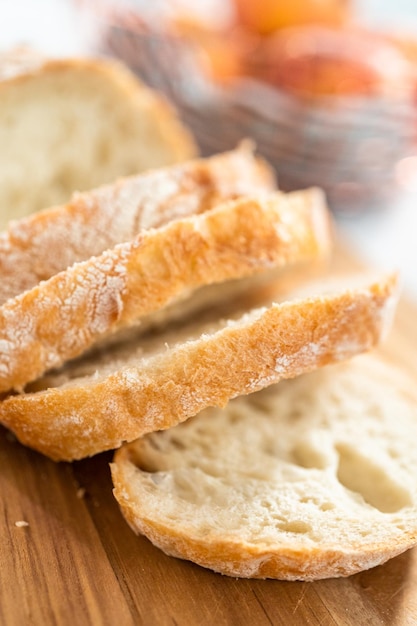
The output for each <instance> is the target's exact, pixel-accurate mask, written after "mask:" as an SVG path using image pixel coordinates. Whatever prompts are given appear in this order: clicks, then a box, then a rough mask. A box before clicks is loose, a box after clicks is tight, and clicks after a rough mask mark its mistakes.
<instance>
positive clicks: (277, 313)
mask: <svg viewBox="0 0 417 626" xmlns="http://www.w3.org/2000/svg"><path fill="white" fill-rule="evenodd" d="M343 284H344V283H343V281H342V279H341V278H340V277H337V280H336V281H335V282H333V281H330V283H327V282H326V281H324V282H323V283H320V284H315V283H314V282H309V284H308V288H303V289H301V290H300V291H296V292H293V293H282V291H281V290H280V289H281V288H280V285H281V281H278V282H277V283H272V284H271V285H269V286H265V285H264V286H262V288H260V289H259V290H256V289H255V288H254V289H252V290H248V291H247V292H246V293H243V294H241V295H240V298H239V302H238V303H236V302H235V301H232V300H228V301H227V302H225V303H224V304H223V305H220V304H218V305H217V306H215V307H212V308H211V309H210V308H209V309H207V310H206V313H205V316H199V319H198V320H197V321H196V320H194V322H193V323H191V322H190V320H183V322H182V323H178V325H177V326H175V325H173V326H172V327H171V328H170V329H168V330H166V331H165V332H158V333H155V334H148V335H146V336H142V337H139V338H137V337H135V336H134V334H133V335H132V337H130V339H128V340H125V341H124V342H123V343H121V344H120V345H119V346H113V347H112V349H107V350H103V351H99V352H98V353H97V354H92V355H91V356H90V357H89V358H87V357H86V358H84V359H81V360H79V361H74V362H71V363H69V364H67V365H66V366H65V367H63V368H62V369H61V370H58V371H57V372H55V373H51V374H49V375H47V376H46V377H45V378H44V379H40V380H38V381H37V382H36V383H35V385H34V386H33V387H32V388H30V387H29V388H27V390H26V393H22V394H20V395H10V396H9V397H7V398H6V399H4V400H3V402H1V403H0V422H2V423H3V424H4V425H5V426H7V427H8V428H10V429H11V430H12V431H13V432H14V433H15V434H16V436H17V438H18V439H19V440H20V441H21V442H22V443H24V444H26V445H28V446H30V447H32V448H35V449H37V450H39V451H40V452H43V453H44V454H46V455H48V456H50V457H51V458H53V459H56V460H72V459H79V458H82V457H85V456H89V455H93V454H96V453H98V452H101V451H103V450H107V449H111V448H116V447H118V446H120V445H121V444H122V443H123V442H124V441H132V440H133V439H136V438H137V437H140V436H141V435H143V434H145V433H148V432H152V431H155V430H159V429H166V428H169V427H171V426H173V425H175V424H177V423H179V422H181V421H184V420H186V419H187V418H189V417H191V416H193V415H196V414H197V413H198V412H199V411H201V410H202V409H204V408H206V407H209V406H224V405H225V404H226V403H227V402H228V400H230V399H231V398H234V397H236V396H239V395H243V394H249V393H251V392H253V391H257V390H259V389H262V388H263V387H266V386H268V385H271V384H273V383H275V382H278V381H279V380H281V379H285V378H292V377H295V376H297V375H299V374H302V373H304V372H308V371H311V370H314V369H316V368H318V367H321V366H324V365H326V364H328V363H332V362H336V361H341V360H344V359H348V358H349V357H352V356H353V355H355V354H358V353H360V352H363V351H365V350H367V349H369V348H371V347H372V346H374V345H375V344H377V343H378V341H379V340H380V339H381V338H382V337H383V336H384V335H385V333H386V332H387V329H388V328H389V326H390V323H391V321H392V316H393V311H394V309H395V303H396V298H397V281H396V277H395V276H391V275H389V276H382V277H377V278H372V277H364V276H363V274H360V275H359V276H356V275H355V276H354V277H352V276H350V277H349V278H346V280H345V284H347V285H348V286H347V287H343V286H342V285H343ZM308 294H310V295H308Z"/></svg>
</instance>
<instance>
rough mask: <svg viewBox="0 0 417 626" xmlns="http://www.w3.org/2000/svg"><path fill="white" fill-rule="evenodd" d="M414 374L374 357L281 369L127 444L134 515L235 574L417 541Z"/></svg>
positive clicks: (345, 558) (121, 456)
mask: <svg viewBox="0 0 417 626" xmlns="http://www.w3.org/2000/svg"><path fill="white" fill-rule="evenodd" d="M413 386H414V387H415V384H414V383H413V382H411V381H409V380H408V379H407V378H406V376H405V375H404V374H403V373H402V372H401V373H400V372H399V371H397V370H395V369H393V367H392V366H389V365H386V364H383V363H382V362H380V361H378V359H377V358H376V357H369V355H367V356H362V357H357V358H356V359H353V360H351V361H350V362H347V363H343V364H338V365H333V366H329V367H327V368H323V369H321V370H318V371H316V372H313V373H310V374H306V375H304V376H300V377H298V378H296V379H293V380H291V381H284V382H281V383H279V384H278V385H273V386H272V387H269V388H268V389H265V390H263V391H260V392H258V393H255V394H252V395H250V396H247V397H244V398H237V399H235V400H232V401H231V402H230V403H229V404H228V405H227V407H226V408H225V409H213V408H211V409H207V410H206V411H203V412H201V413H200V414H198V415H197V416H195V417H193V418H191V419H190V420H188V421H187V422H185V423H184V424H180V425H178V426H176V427H175V428H171V429H169V430H167V431H164V432H158V433H152V434H150V435H147V436H145V437H143V438H141V439H138V440H137V441H135V442H133V443H131V444H127V445H125V446H123V447H122V448H121V449H120V450H118V451H117V452H116V454H115V458H114V462H113V464H112V466H111V468H112V476H113V481H114V486H115V488H114V494H115V496H116V498H117V500H118V502H119V504H120V507H121V511H122V513H123V515H124V516H125V518H126V520H127V522H128V523H129V524H130V526H131V527H132V529H133V530H134V531H135V532H136V533H141V534H144V535H146V536H147V537H148V538H149V539H150V540H151V541H152V542H153V543H154V544H155V545H156V546H158V547H159V548H161V549H162V550H163V551H164V552H166V553H167V554H169V555H172V556H175V557H179V558H182V559H188V560H191V561H194V562H195V563H198V564H199V565H202V566H204V567H208V568H211V569H213V570H215V571H216V572H220V573H222V574H226V575H229V576H236V577H244V578H278V579H284V580H316V579H320V578H328V577H338V576H348V575H350V574H355V573H356V572H359V571H361V570H364V569H368V568H371V567H374V566H376V565H379V564H381V563H383V562H385V561H386V560H388V559H390V558H391V557H393V556H395V555H397V554H399V553H401V552H403V551H404V550H407V549H408V548H410V547H412V546H413V545H416V543H417V453H416V445H415V442H416V441H417V419H416V415H417V396H416V395H415V394H412V393H411V392H410V390H412V389H413Z"/></svg>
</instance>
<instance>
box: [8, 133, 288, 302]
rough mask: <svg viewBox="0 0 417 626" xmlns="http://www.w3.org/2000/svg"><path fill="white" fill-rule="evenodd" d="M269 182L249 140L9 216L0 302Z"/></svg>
mask: <svg viewBox="0 0 417 626" xmlns="http://www.w3.org/2000/svg"><path fill="white" fill-rule="evenodd" d="M0 128H1V124H0ZM275 188H276V182H275V177H274V175H273V173H272V170H271V168H270V167H269V166H268V165H267V164H266V163H265V162H264V161H262V160H261V159H259V158H258V157H255V155H254V153H253V147H252V145H251V143H250V142H242V144H241V145H240V146H239V147H238V148H237V149H236V150H231V151H230V152H226V153H223V154H218V155H215V156H213V157H210V158H207V159H194V160H191V161H187V162H185V163H181V164H178V165H173V166H170V167H166V168H160V169H154V170H150V171H147V172H145V173H142V174H138V175H136V176H130V177H127V178H122V179H120V180H118V181H116V182H112V184H109V185H105V186H102V187H99V188H97V189H92V190H90V191H88V192H85V193H77V194H74V196H73V198H72V200H71V201H70V202H69V203H68V204H64V205H62V206H57V207H53V208H50V209H45V210H43V211H39V212H38V213H35V214H32V215H30V216H28V217H25V218H22V219H20V220H14V221H12V222H11V223H10V224H9V226H8V230H6V231H4V232H2V233H0V275H1V281H0V304H3V302H5V301H6V300H7V299H8V298H13V297H15V296H17V295H18V294H19V293H22V292H23V291H25V290H27V289H31V288H32V287H34V286H35V285H37V284H38V282H39V281H41V280H47V279H48V278H51V276H53V275H54V274H57V273H58V272H60V271H62V270H65V269H66V268H67V267H69V266H70V265H72V264H73V263H79V262H81V261H85V260H87V259H89V258H90V257H92V256H97V255H99V254H101V253H102V252H104V250H107V249H108V248H113V247H114V246H115V245H117V244H119V243H122V242H125V241H130V240H131V239H133V238H134V237H136V236H137V235H138V234H139V232H140V231H141V230H142V229H144V228H146V229H148V228H157V227H160V226H163V225H164V224H167V223H168V222H170V221H172V220H174V219H179V218H184V217H188V216H191V215H196V214H198V213H203V212H205V211H208V210H209V209H212V208H214V207H216V206H217V205H218V204H220V203H221V202H222V201H225V200H230V199H233V198H237V197H239V196H243V195H256V194H259V193H261V192H266V193H267V192H272V191H273V190H274V189H275ZM0 195H1V194H0Z"/></svg>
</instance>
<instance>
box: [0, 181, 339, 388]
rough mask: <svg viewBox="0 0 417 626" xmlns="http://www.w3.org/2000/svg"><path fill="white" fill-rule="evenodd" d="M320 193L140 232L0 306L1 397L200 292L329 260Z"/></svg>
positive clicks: (221, 210) (248, 203) (249, 204)
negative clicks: (277, 269) (275, 269)
mask: <svg viewBox="0 0 417 626" xmlns="http://www.w3.org/2000/svg"><path fill="white" fill-rule="evenodd" d="M330 239H331V237H330V221H329V215H328V211H327V208H326V205H325V203H324V199H323V195H322V193H321V192H320V191H319V190H315V189H312V190H310V191H305V192H294V193H291V194H288V195H285V194H283V193H280V192H277V193H276V194H273V195H271V196H269V197H268V199H266V198H263V199H246V198H242V199H238V200H231V201H230V202H229V203H226V204H223V205H221V206H219V207H218V208H217V209H212V210H210V211H207V212H205V213H202V214H200V215H195V216H192V217H188V218H184V219H182V220H181V219H180V220H174V221H173V222H170V223H169V224H167V225H166V226H163V227H161V228H159V229H151V230H148V231H142V233H141V234H139V235H138V236H137V237H136V238H135V239H133V240H132V241H129V242H126V243H123V244H119V245H118V246H116V247H115V248H111V249H110V250H106V251H105V252H104V253H103V254H102V255H100V256H97V257H92V258H90V259H88V260H87V261H84V262H82V263H76V264H74V265H72V266H71V267H69V268H68V269H67V270H65V271H63V272H60V273H59V274H56V275H55V276H53V277H52V278H50V279H49V280H48V281H43V282H41V283H40V284H38V285H37V286H36V287H34V288H33V289H31V290H28V291H26V292H24V293H22V294H20V295H19V296H17V297H16V298H12V299H9V300H8V301H7V302H6V303H5V304H3V306H2V307H0V391H7V390H8V389H11V388H15V389H16V388H17V389H19V388H21V387H22V386H24V385H25V384H26V383H28V382H30V381H32V380H34V379H35V378H37V377H38V376H40V375H42V374H43V373H44V372H45V371H47V370H48V369H50V368H52V367H59V366H60V365H62V364H63V363H64V362H65V361H67V360H68V359H71V358H74V357H76V356H78V355H80V354H82V353H83V352H84V351H86V350H87V349H89V348H90V347H91V346H92V345H94V344H95V343H96V342H97V341H98V340H99V339H102V338H103V337H106V336H107V335H109V334H111V333H114V332H116V331H117V330H120V329H121V328H125V327H126V326H130V325H132V324H135V323H138V322H139V320H140V318H142V317H144V316H145V315H148V314H150V313H152V312H154V311H158V310H159V309H161V308H163V307H165V306H166V305H168V304H171V303H172V302H173V301H175V300H177V299H178V298H184V297H187V296H188V295H189V293H190V292H191V291H192V290H194V289H196V288H198V287H200V286H203V285H209V284H213V283H220V282H223V281H225V280H228V279H237V278H243V277H246V276H251V275H254V274H256V273H260V272H265V271H266V270H268V269H271V268H273V267H276V266H278V267H279V266H284V265H288V264H291V263H297V262H300V261H305V260H312V261H314V260H315V259H316V258H320V257H324V256H327V254H328V253H329V250H330Z"/></svg>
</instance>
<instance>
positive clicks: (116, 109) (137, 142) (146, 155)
mask: <svg viewBox="0 0 417 626" xmlns="http://www.w3.org/2000/svg"><path fill="white" fill-rule="evenodd" d="M196 152H197V149H196V145H195V143H194V140H193V138H192V136H191V133H190V132H189V131H188V130H187V129H186V128H185V127H184V126H183V124H182V123H181V122H180V120H179V118H178V117H177V114H176V112H175V110H174V108H173V106H171V105H170V104H169V103H168V102H167V101H166V100H165V99H164V98H163V97H162V96H161V95H159V94H157V93H156V92H153V91H152V90H151V89H149V88H147V87H146V86H145V85H144V84H142V83H141V82H140V81H139V80H138V79H137V78H136V77H135V76H134V75H133V74H132V73H131V72H130V71H129V70H128V69H127V68H125V67H123V66H122V65H121V64H119V63H116V62H115V61H110V60H105V59H87V58H77V59H43V58H41V57H40V56H39V55H37V54H36V53H34V52H32V51H30V50H24V49H21V50H15V51H11V52H10V53H8V54H7V53H6V54H2V55H0V228H5V227H6V225H7V222H8V221H9V220H10V219H16V218H19V217H22V216H24V215H28V214H29V213H32V212H34V211H37V210H40V209H44V208H46V207H48V206H52V205H54V204H59V203H61V202H67V201H68V200H69V198H70V197H71V194H72V193H73V192H74V191H76V190H78V191H82V190H85V189H91V188H93V187H96V186H98V185H101V184H103V183H110V182H112V181H113V180H115V179H116V178H117V177H118V176H127V175H129V174H136V173H138V172H140V171H143V170H145V169H149V168H152V167H162V166H164V165H171V164H173V163H178V162H180V161H184V160H186V159H190V158H192V157H193V156H194V155H195V154H196Z"/></svg>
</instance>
